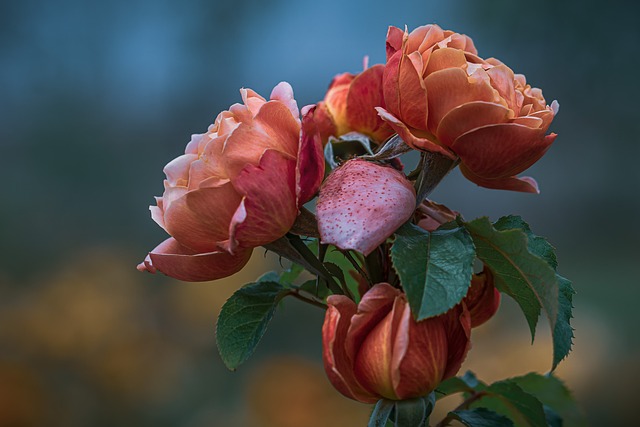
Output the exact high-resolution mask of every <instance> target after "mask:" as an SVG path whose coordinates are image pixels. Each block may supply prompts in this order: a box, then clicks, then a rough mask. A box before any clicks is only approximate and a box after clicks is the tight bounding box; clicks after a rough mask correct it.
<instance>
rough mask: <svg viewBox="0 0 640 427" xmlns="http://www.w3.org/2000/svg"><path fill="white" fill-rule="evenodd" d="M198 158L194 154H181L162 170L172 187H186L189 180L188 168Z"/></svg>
mask: <svg viewBox="0 0 640 427" xmlns="http://www.w3.org/2000/svg"><path fill="white" fill-rule="evenodd" d="M197 159H198V156H197V155H196V154H183V155H182V156H178V157H176V158H175V159H173V160H171V161H170V162H169V163H167V165H166V166H165V167H164V169H163V170H162V171H163V172H164V174H165V175H166V176H167V181H168V182H169V185H171V186H172V187H177V186H181V187H186V186H187V184H188V182H189V168H190V167H191V163H193V162H194V161H195V160H197Z"/></svg>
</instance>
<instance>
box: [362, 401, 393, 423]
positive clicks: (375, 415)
mask: <svg viewBox="0 0 640 427" xmlns="http://www.w3.org/2000/svg"><path fill="white" fill-rule="evenodd" d="M394 405H395V402H394V401H392V400H387V399H380V400H378V403H376V406H374V408H373V412H372V413H371V418H369V424H367V426H368V427H385V425H386V424H387V420H388V419H389V416H390V415H391V411H392V410H393V407H394Z"/></svg>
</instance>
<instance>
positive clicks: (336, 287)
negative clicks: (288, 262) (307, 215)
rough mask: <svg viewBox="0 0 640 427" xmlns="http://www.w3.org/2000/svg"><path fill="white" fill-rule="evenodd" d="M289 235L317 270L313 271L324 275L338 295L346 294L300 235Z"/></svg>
mask: <svg viewBox="0 0 640 427" xmlns="http://www.w3.org/2000/svg"><path fill="white" fill-rule="evenodd" d="M287 237H288V238H289V242H290V243H291V245H292V246H293V247H294V248H295V250H296V251H297V252H298V253H299V254H300V255H302V257H303V258H304V259H305V260H306V261H307V262H308V263H309V264H310V265H311V267H313V269H314V270H315V271H312V273H315V274H317V275H318V276H322V278H323V279H324V280H326V281H327V286H328V287H329V289H330V290H331V292H333V293H334V294H338V295H344V294H345V292H344V290H343V289H342V288H341V287H340V285H339V284H338V283H337V282H336V280H335V278H334V277H333V275H332V274H331V273H329V271H328V270H327V268H326V267H325V266H324V264H323V263H322V261H320V260H319V259H318V258H317V257H316V256H315V254H314V253H313V252H311V249H309V248H308V247H307V245H306V244H305V243H304V242H303V241H302V239H300V237H298V236H296V235H293V234H291V235H287ZM310 271H311V270H310Z"/></svg>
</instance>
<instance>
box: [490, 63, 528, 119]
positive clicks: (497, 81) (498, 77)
mask: <svg viewBox="0 0 640 427" xmlns="http://www.w3.org/2000/svg"><path fill="white" fill-rule="evenodd" d="M487 74H489V78H490V79H491V86H493V88H494V89H496V90H497V91H498V93H500V96H501V97H502V99H504V100H505V101H506V103H507V106H508V107H509V108H510V109H511V110H513V112H514V113H515V115H516V116H517V115H518V114H520V108H519V106H518V102H517V99H516V90H515V86H514V75H513V71H511V68H509V67H507V66H506V65H498V66H496V67H492V68H489V69H488V70H487Z"/></svg>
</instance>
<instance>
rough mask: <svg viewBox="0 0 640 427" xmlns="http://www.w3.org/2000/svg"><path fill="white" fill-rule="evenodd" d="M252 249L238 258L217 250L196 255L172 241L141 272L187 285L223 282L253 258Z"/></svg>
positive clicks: (160, 247) (152, 254)
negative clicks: (179, 281) (223, 279)
mask: <svg viewBox="0 0 640 427" xmlns="http://www.w3.org/2000/svg"><path fill="white" fill-rule="evenodd" d="M251 252H252V249H246V250H242V251H239V252H238V253H236V254H235V255H229V254H228V253H226V252H222V251H215V252H207V253H197V252H195V251H192V250H191V249H189V248H186V247H184V246H182V245H181V244H180V243H178V241H177V240H175V239H173V238H169V239H167V240H165V241H164V242H162V243H160V244H159V245H158V246H157V247H156V248H155V249H153V250H152V251H151V252H150V253H149V255H148V256H147V258H146V259H145V260H144V262H143V263H141V264H140V265H138V270H140V271H148V272H150V273H155V272H156V270H158V271H160V272H162V273H164V274H166V275H167V276H171V277H173V278H175V279H178V280H184V281H186V282H204V281H208V280H216V279H221V278H223V277H227V276H230V275H232V274H234V273H237V272H238V271H240V270H241V269H242V267H244V266H245V264H246V263H247V262H248V261H249V258H251Z"/></svg>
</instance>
